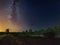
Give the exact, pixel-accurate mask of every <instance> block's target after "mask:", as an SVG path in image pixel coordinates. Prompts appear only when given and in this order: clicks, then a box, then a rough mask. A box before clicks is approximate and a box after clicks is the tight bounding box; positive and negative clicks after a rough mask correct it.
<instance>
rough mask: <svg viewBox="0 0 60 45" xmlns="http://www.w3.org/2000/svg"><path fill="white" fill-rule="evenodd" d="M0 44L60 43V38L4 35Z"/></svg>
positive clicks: (41, 44) (43, 44)
mask: <svg viewBox="0 0 60 45" xmlns="http://www.w3.org/2000/svg"><path fill="white" fill-rule="evenodd" d="M0 45H60V38H44V37H43V38H42V37H27V36H23V37H22V36H21V37H14V36H5V37H3V38H1V39H0Z"/></svg>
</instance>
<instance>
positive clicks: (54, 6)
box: [20, 0, 60, 28]
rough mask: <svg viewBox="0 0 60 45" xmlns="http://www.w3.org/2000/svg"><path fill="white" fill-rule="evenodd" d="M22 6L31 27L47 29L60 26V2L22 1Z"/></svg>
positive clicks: (50, 0) (52, 0) (56, 0)
mask: <svg viewBox="0 0 60 45" xmlns="http://www.w3.org/2000/svg"><path fill="white" fill-rule="evenodd" d="M21 4H22V5H20V6H21V7H23V8H22V10H23V11H24V18H26V20H27V21H26V22H27V24H28V25H29V26H32V27H33V28H46V27H49V26H50V27H51V26H52V27H53V26H57V25H60V1H59V0H22V1H21Z"/></svg>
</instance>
